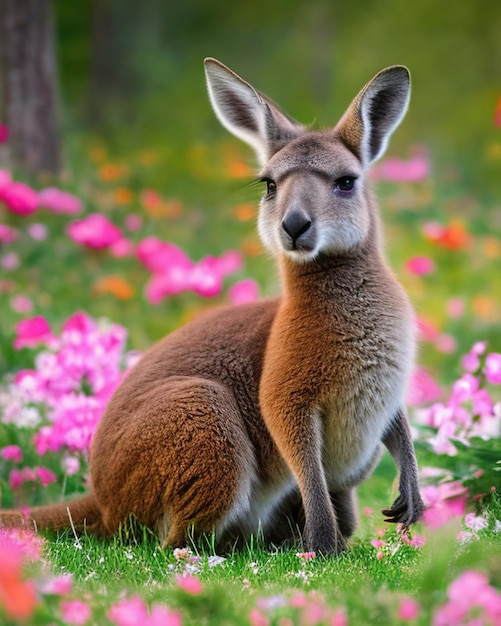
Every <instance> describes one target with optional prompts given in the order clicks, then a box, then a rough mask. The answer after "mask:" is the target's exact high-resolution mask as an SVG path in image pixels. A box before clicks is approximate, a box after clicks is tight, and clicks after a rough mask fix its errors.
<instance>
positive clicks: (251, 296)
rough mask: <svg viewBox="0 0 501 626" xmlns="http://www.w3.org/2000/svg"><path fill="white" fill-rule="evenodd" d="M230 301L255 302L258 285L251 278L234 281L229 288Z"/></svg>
mask: <svg viewBox="0 0 501 626" xmlns="http://www.w3.org/2000/svg"><path fill="white" fill-rule="evenodd" d="M229 296H230V302H231V303H232V304H235V305H237V304H247V303H248V302H255V301H256V300H257V296H258V286H257V283H256V281H254V280H252V279H251V278H247V279H246V280H241V281H240V282H239V283H235V284H234V285H233V286H232V287H230V290H229Z"/></svg>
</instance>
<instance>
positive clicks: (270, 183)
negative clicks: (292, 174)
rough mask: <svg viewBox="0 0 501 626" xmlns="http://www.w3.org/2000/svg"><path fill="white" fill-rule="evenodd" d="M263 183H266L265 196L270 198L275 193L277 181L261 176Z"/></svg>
mask: <svg viewBox="0 0 501 626" xmlns="http://www.w3.org/2000/svg"><path fill="white" fill-rule="evenodd" d="M261 180H262V182H263V183H266V197H267V198H272V197H273V196H274V195H275V194H276V193H277V183H276V182H275V181H274V180H272V179H271V178H262V179H261Z"/></svg>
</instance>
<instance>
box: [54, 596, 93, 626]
mask: <svg viewBox="0 0 501 626" xmlns="http://www.w3.org/2000/svg"><path fill="white" fill-rule="evenodd" d="M60 606H61V616H62V618H63V621H64V622H65V624H72V625H73V626H82V625H83V624H86V623H87V622H88V621H89V619H90V617H91V610H90V606H89V605H88V604H86V603H85V602H82V601H80V600H63V601H62V602H61V605H60Z"/></svg>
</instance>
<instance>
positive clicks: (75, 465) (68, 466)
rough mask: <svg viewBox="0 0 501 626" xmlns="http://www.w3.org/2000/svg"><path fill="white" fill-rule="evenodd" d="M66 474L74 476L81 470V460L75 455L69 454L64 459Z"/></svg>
mask: <svg viewBox="0 0 501 626" xmlns="http://www.w3.org/2000/svg"><path fill="white" fill-rule="evenodd" d="M62 466H63V469H64V473H65V474H66V476H74V475H75V474H77V473H78V472H79V471H80V461H79V460H78V459H77V457H75V456H67V457H65V458H64V459H63V460H62Z"/></svg>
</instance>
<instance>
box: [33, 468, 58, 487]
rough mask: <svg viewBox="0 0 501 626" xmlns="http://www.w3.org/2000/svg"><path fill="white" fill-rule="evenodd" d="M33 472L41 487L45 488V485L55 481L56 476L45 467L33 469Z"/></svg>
mask: <svg viewBox="0 0 501 626" xmlns="http://www.w3.org/2000/svg"><path fill="white" fill-rule="evenodd" d="M35 472H36V475H37V476H38V478H39V479H40V483H41V485H42V487H47V485H51V484H52V483H55V482H56V480H57V476H56V475H55V474H54V472H51V471H50V470H49V469H47V468H46V467H35Z"/></svg>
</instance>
